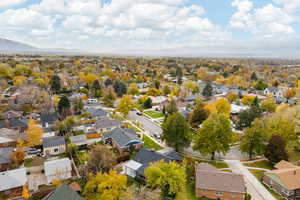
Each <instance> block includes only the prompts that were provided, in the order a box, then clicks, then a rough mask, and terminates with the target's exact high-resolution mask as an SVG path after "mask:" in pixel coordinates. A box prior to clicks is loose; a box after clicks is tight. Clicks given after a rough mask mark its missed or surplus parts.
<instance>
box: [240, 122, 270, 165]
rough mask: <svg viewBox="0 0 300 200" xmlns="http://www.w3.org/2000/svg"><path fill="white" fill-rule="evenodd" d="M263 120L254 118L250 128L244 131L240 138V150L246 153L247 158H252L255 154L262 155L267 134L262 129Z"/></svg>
mask: <svg viewBox="0 0 300 200" xmlns="http://www.w3.org/2000/svg"><path fill="white" fill-rule="evenodd" d="M264 126H265V124H264V122H263V121H262V120H259V119H257V120H255V121H254V122H253V123H252V126H251V128H247V129H246V130H245V131H244V136H243V138H242V140H241V144H240V149H241V152H243V153H247V154H248V155H249V158H250V159H252V158H253V156H255V155H263V154H264V151H265V146H266V142H267V141H268V136H267V134H265V132H264V131H263V130H262V129H264Z"/></svg>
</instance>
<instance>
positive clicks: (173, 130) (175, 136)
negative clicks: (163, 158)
mask: <svg viewBox="0 0 300 200" xmlns="http://www.w3.org/2000/svg"><path fill="white" fill-rule="evenodd" d="M162 129H163V133H162V139H163V140H164V141H166V143H167V144H168V145H169V146H171V147H173V148H174V149H175V150H176V151H180V150H182V149H183V148H184V147H188V146H189V145H190V143H191V132H190V130H189V127H188V124H187V122H186V120H185V118H184V117H183V116H182V115H181V114H180V113H174V114H172V115H170V116H169V117H167V119H166V120H165V121H164V122H163V124H162Z"/></svg>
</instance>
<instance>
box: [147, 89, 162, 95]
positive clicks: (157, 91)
mask: <svg viewBox="0 0 300 200" xmlns="http://www.w3.org/2000/svg"><path fill="white" fill-rule="evenodd" d="M147 95H148V96H154V97H157V96H159V95H160V91H159V90H158V89H156V88H150V89H149V90H148V91H147Z"/></svg>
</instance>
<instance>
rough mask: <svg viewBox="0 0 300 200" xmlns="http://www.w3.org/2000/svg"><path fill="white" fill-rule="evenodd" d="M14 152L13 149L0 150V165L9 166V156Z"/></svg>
mask: <svg viewBox="0 0 300 200" xmlns="http://www.w3.org/2000/svg"><path fill="white" fill-rule="evenodd" d="M12 151H14V148H12V147H8V148H0V164H9V163H11V160H10V155H11V153H12Z"/></svg>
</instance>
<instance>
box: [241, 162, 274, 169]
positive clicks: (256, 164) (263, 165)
mask: <svg viewBox="0 0 300 200" xmlns="http://www.w3.org/2000/svg"><path fill="white" fill-rule="evenodd" d="M244 165H245V166H247V167H257V168H263V169H269V170H272V169H274V167H273V166H272V165H271V164H270V163H269V162H268V161H267V160H260V161H257V162H253V163H245V164H244Z"/></svg>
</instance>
